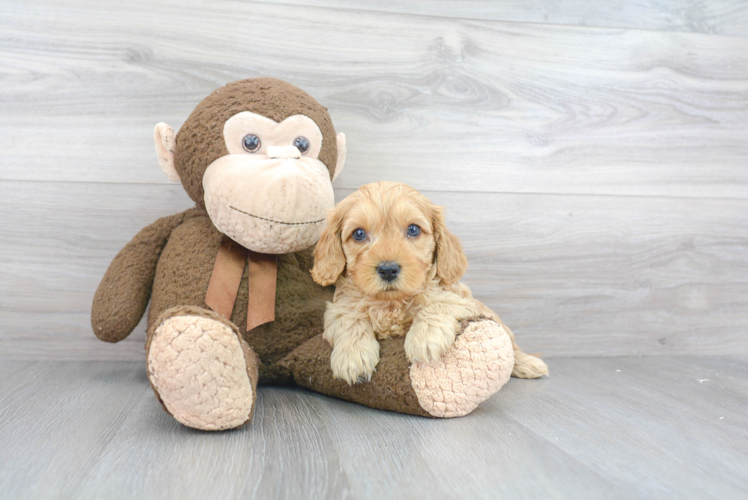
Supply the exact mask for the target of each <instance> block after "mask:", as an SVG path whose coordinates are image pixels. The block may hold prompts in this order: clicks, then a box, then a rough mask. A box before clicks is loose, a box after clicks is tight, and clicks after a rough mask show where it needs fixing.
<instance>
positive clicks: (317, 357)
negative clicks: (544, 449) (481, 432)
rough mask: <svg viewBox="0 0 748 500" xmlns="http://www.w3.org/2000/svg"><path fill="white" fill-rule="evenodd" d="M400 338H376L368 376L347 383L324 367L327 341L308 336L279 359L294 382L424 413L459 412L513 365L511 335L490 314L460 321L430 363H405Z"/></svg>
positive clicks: (500, 381)
mask: <svg viewBox="0 0 748 500" xmlns="http://www.w3.org/2000/svg"><path fill="white" fill-rule="evenodd" d="M404 340H405V338H404V337H399V338H394V339H388V340H382V341H380V343H379V344H380V352H379V354H380V359H379V364H378V365H377V368H376V371H375V372H374V374H373V375H372V377H371V381H369V382H364V383H361V382H360V383H357V384H353V385H348V383H347V382H344V381H342V380H340V379H336V378H335V377H334V375H333V373H332V369H331V368H330V355H331V352H332V349H331V348H330V344H328V343H327V341H326V340H324V339H323V338H322V336H321V335H318V336H316V337H313V338H311V339H309V340H308V341H307V342H305V343H304V344H302V345H301V346H299V347H298V348H296V349H295V350H294V351H293V352H292V353H291V354H289V355H288V356H287V357H286V358H285V359H284V360H282V361H281V365H283V366H284V367H285V368H286V369H288V370H289V372H290V373H291V375H292V376H293V378H294V380H295V381H296V383H297V384H299V385H301V386H303V387H307V388H309V389H311V390H313V391H317V392H320V393H322V394H326V395H328V396H333V397H337V398H341V399H346V400H348V401H354V402H356V403H361V404H363V405H366V406H370V407H372V408H381V409H384V410H392V411H397V412H400V413H410V414H413V415H421V416H426V417H439V418H449V417H460V416H463V415H467V414H468V413H470V412H471V411H473V410H474V409H475V407H476V406H478V404H479V403H481V402H483V401H485V400H486V399H488V398H489V397H490V396H491V395H493V394H495V393H496V392H497V391H498V390H499V389H501V387H502V386H503V385H504V384H505V383H506V382H507V381H508V380H509V377H510V375H511V373H512V366H513V365H514V353H513V351H512V340H511V338H510V337H509V334H508V333H507V332H506V330H505V329H504V327H503V326H501V325H500V324H498V323H496V322H495V321H493V320H490V319H484V318H476V319H471V320H465V321H463V322H462V327H461V331H460V334H459V335H458V337H457V340H456V341H455V343H454V345H453V347H452V348H451V349H450V350H449V351H447V353H446V354H444V356H443V357H442V358H441V359H440V360H439V361H435V362H433V363H430V364H427V363H414V364H413V365H411V364H410V362H409V361H408V358H407V357H406V356H405V349H404Z"/></svg>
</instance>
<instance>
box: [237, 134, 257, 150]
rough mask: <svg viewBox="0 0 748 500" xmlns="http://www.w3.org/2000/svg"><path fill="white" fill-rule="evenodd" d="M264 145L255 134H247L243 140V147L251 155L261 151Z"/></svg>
mask: <svg viewBox="0 0 748 500" xmlns="http://www.w3.org/2000/svg"><path fill="white" fill-rule="evenodd" d="M261 145H262V142H261V141H260V138H259V137H257V136H256V135H254V134H247V135H245V136H244V138H243V139H242V147H243V148H244V150H245V151H248V152H249V153H256V152H258V151H259V150H260V146H261Z"/></svg>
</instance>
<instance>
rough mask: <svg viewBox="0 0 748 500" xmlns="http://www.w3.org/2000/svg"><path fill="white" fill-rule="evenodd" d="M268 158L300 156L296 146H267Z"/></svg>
mask: <svg viewBox="0 0 748 500" xmlns="http://www.w3.org/2000/svg"><path fill="white" fill-rule="evenodd" d="M267 153H268V158H301V151H299V148H297V147H296V146H268V151H267Z"/></svg>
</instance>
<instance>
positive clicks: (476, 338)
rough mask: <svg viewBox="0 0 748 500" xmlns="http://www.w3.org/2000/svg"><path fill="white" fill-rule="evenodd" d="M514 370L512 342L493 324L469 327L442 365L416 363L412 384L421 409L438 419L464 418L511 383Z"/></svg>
mask: <svg viewBox="0 0 748 500" xmlns="http://www.w3.org/2000/svg"><path fill="white" fill-rule="evenodd" d="M513 366H514V351H513V350H512V341H511V339H510V338H509V335H508V334H507V333H506V330H504V327H503V326H501V325H500V324H498V323H496V322H494V321H491V320H481V321H473V322H471V323H469V324H468V325H467V327H466V328H465V329H464V330H463V332H462V334H461V335H460V336H459V337H457V340H456V341H455V344H454V346H453V348H452V350H450V351H449V352H447V354H445V355H444V356H443V357H442V359H441V360H440V361H437V362H434V363H431V364H428V363H413V365H412V366H411V367H410V380H411V382H412V384H413V389H414V390H415V393H416V396H417V397H418V403H419V404H420V405H421V408H423V409H424V410H426V411H427V412H429V413H430V414H431V415H432V416H434V417H439V418H451V417H462V416H464V415H467V414H468V413H470V412H471V411H473V410H474V409H475V408H476V407H477V406H478V405H479V404H480V403H481V402H483V401H485V400H486V399H488V398H489V397H491V396H492V395H493V394H495V393H496V392H497V391H498V390H499V389H501V387H502V386H503V385H504V384H506V383H507V381H508V380H509V377H510V376H511V374H512V368H513Z"/></svg>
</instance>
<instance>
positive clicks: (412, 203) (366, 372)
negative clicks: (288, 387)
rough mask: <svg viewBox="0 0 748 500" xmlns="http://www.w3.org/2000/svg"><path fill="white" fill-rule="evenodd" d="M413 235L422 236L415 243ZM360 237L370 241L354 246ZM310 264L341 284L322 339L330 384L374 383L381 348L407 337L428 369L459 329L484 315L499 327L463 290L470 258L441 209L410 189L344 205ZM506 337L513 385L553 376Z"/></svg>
mask: <svg viewBox="0 0 748 500" xmlns="http://www.w3.org/2000/svg"><path fill="white" fill-rule="evenodd" d="M413 225H415V226H417V227H418V231H416V232H418V234H417V235H413V234H410V233H409V228H410V227H412V226H413ZM359 229H361V230H363V232H364V233H365V237H364V238H363V239H361V238H359V240H357V239H355V238H354V237H353V234H354V232H355V231H357V230H359ZM412 232H413V231H412ZM358 235H359V237H360V235H361V232H360V231H359V233H358ZM314 257H315V264H314V268H313V269H312V277H313V278H314V280H315V281H316V282H317V283H319V284H320V285H323V286H324V285H330V284H333V283H336V291H335V297H334V299H333V302H332V303H328V307H327V310H326V312H325V333H324V338H325V340H327V341H328V342H329V343H330V345H331V346H332V347H333V351H332V356H331V365H332V370H333V373H334V375H335V376H336V377H337V378H340V379H343V380H345V381H346V382H348V383H349V384H354V383H357V382H362V381H368V380H370V379H371V375H372V373H374V370H375V369H376V366H377V363H378V362H379V342H378V339H388V338H391V337H399V336H403V335H405V353H406V355H407V357H408V359H409V360H410V361H411V362H424V363H431V362H434V361H437V360H439V359H441V357H442V356H443V355H444V354H445V353H446V352H447V351H448V350H449V349H450V348H451V347H452V344H454V341H455V338H456V336H457V334H458V332H459V331H460V323H459V321H460V320H461V319H463V318H467V317H473V316H477V315H484V316H488V317H491V318H492V319H495V320H496V321H497V322H499V323H500V324H503V323H502V322H501V320H500V319H499V317H498V316H497V315H496V314H495V313H493V311H491V310H490V309H488V308H487V307H486V306H485V305H484V304H482V303H481V302H479V301H477V300H476V299H474V298H473V296H472V294H471V292H470V289H469V288H468V287H467V286H465V285H463V284H461V283H458V280H459V279H460V278H461V277H462V275H463V274H464V273H465V271H466V269H467V258H466V257H465V253H464V252H463V250H462V245H461V244H460V241H459V239H458V238H457V237H456V236H455V235H453V234H452V233H451V232H450V231H449V230H448V229H447V228H446V226H445V223H444V210H443V208H442V207H439V206H436V205H434V204H433V203H431V202H430V201H429V200H428V199H427V198H426V197H425V196H423V195H422V194H420V193H419V192H417V191H416V190H415V189H413V188H411V187H410V186H407V185H405V184H398V183H392V182H379V183H374V184H367V185H366V186H363V187H362V188H361V189H359V190H358V191H356V192H355V193H353V194H352V195H350V196H349V197H347V198H346V199H345V200H343V201H342V202H340V204H338V206H337V207H336V208H335V209H333V210H331V211H330V214H329V215H328V218H327V227H326V228H325V230H324V232H323V233H322V237H321V238H320V240H319V243H318V244H317V248H316V250H315V255H314ZM382 264H390V265H394V266H395V269H396V271H395V273H396V276H395V277H394V279H393V278H392V276H389V279H385V277H384V275H383V273H382V267H381V265H382ZM505 329H506V331H507V333H509V335H510V336H511V338H512V346H513V349H514V355H515V366H514V370H513V371H512V375H513V376H515V377H521V378H537V377H540V376H542V375H545V374H548V367H547V366H546V364H545V363H543V362H542V361H541V360H540V359H538V358H537V357H535V356H532V355H529V354H526V353H523V352H522V350H521V349H520V348H519V346H518V345H517V344H516V343H515V342H514V335H513V334H512V333H511V330H509V329H508V328H506V327H505Z"/></svg>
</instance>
